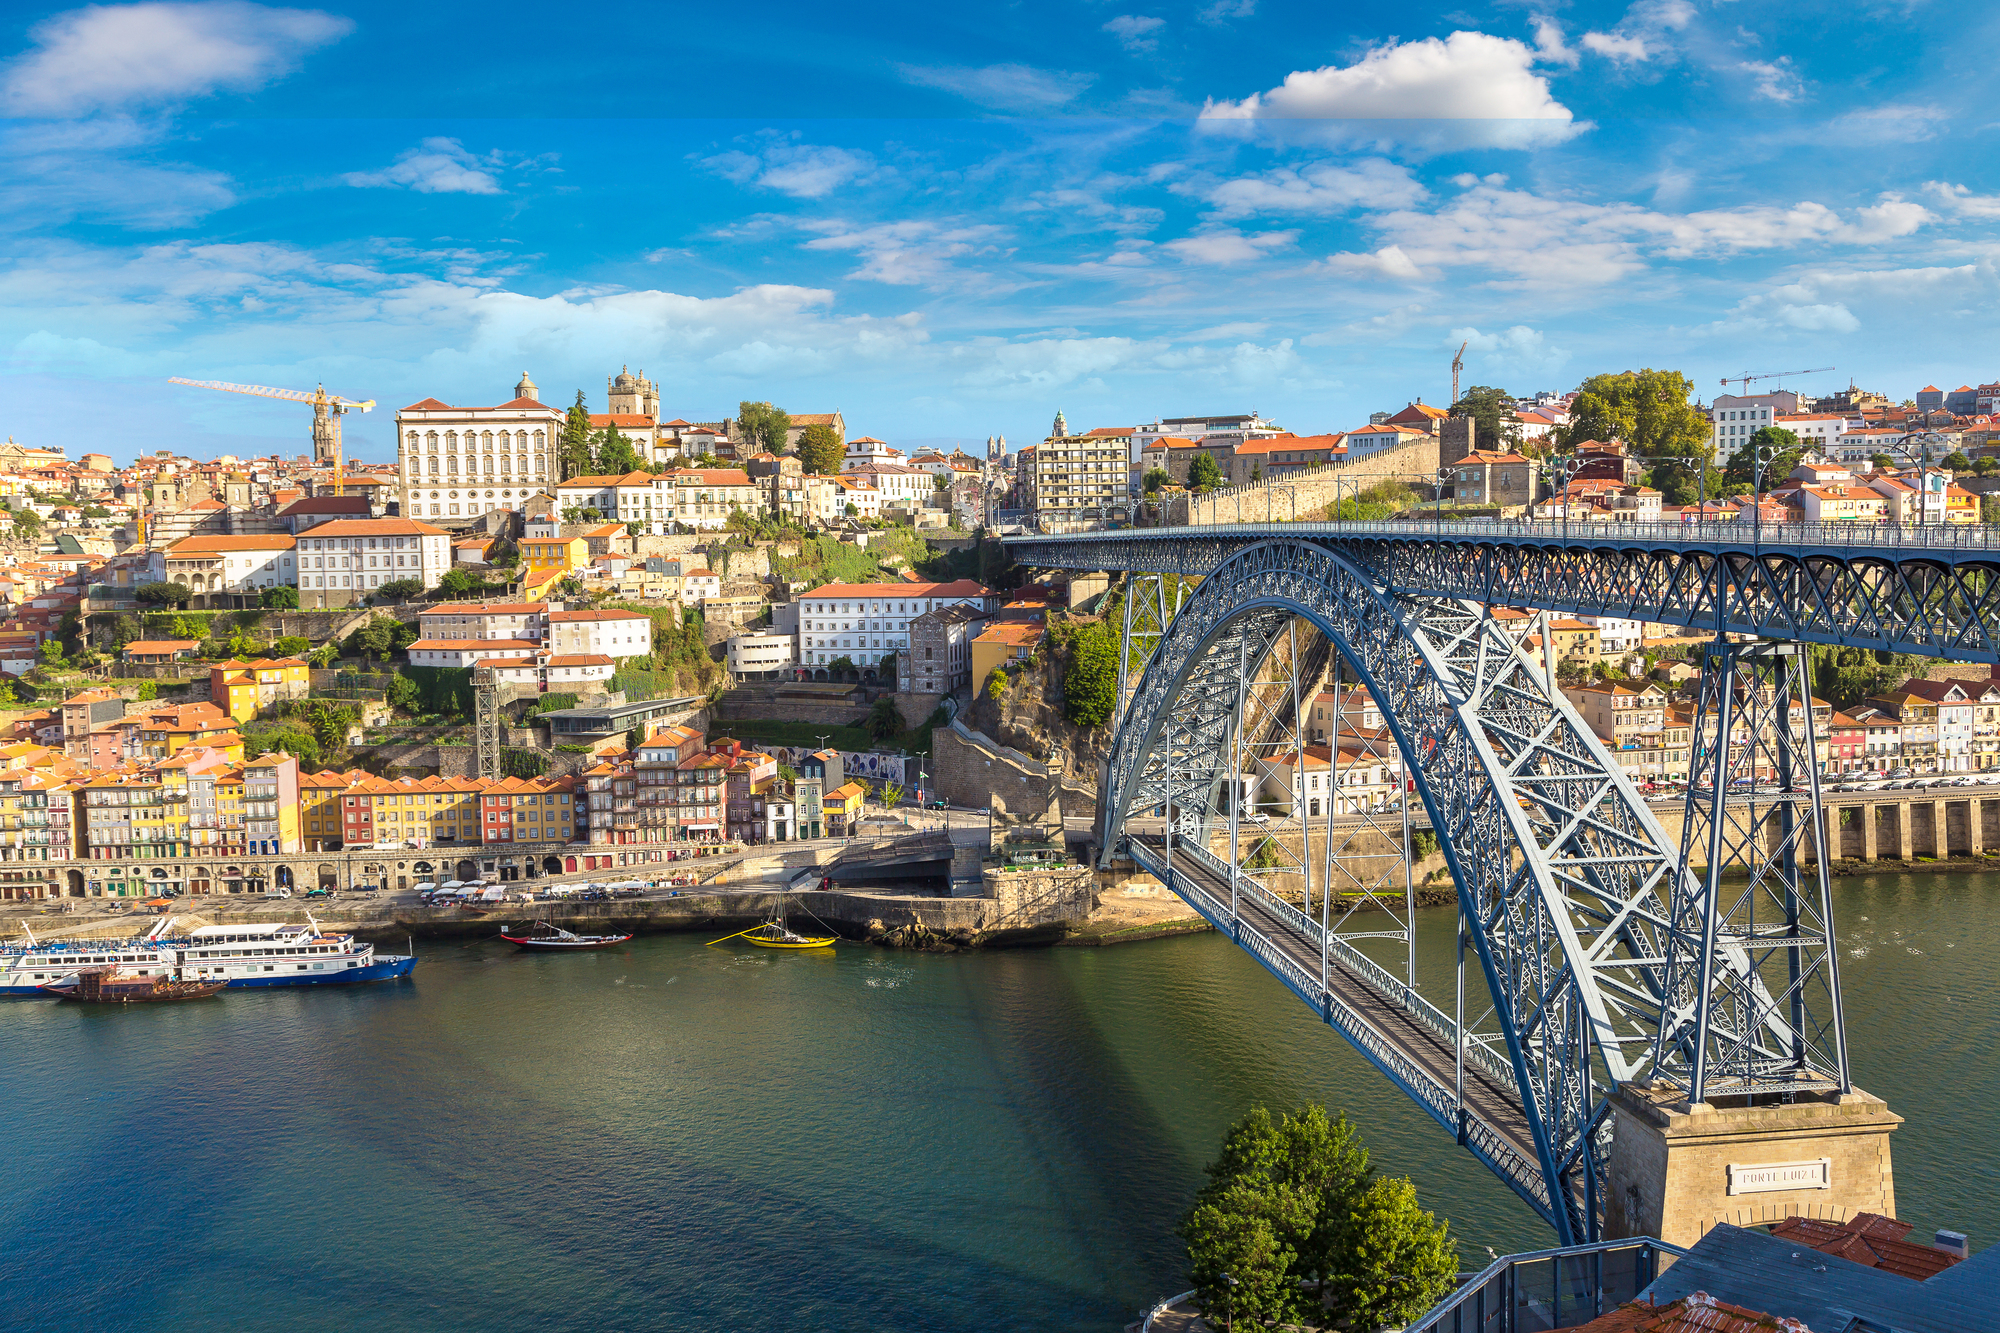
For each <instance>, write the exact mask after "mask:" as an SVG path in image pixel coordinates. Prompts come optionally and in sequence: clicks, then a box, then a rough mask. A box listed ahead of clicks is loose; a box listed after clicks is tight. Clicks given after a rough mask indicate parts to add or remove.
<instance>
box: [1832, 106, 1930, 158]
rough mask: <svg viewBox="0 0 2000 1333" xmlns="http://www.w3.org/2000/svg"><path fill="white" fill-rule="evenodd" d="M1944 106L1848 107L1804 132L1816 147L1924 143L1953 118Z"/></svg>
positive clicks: (1871, 146)
mask: <svg viewBox="0 0 2000 1333" xmlns="http://www.w3.org/2000/svg"><path fill="white" fill-rule="evenodd" d="M1951 118H1952V117H1951V113H1950V112H1949V111H1946V110H1945V109H1944V108H1943V107H1941V106H1915V105H1909V104H1891V105H1888V106H1876V107H1868V108H1865V109H1863V110H1860V111H1849V112H1848V113H1846V114H1845V115H1841V116H1835V117H1834V118H1833V119H1832V120H1830V121H1828V122H1826V124H1824V125H1815V126H1811V127H1810V128H1808V129H1807V130H1806V131H1805V132H1804V137H1805V139H1806V141H1807V142H1810V143H1812V144H1813V145H1814V146H1816V147H1821V148H1827V147H1851V148H1877V147H1881V146H1883V145H1886V144H1898V143H1921V142H1923V141H1924V140H1926V139H1932V138H1936V137H1937V135H1938V133H1939V132H1940V131H1941V130H1943V129H1944V127H1945V126H1946V125H1948V124H1949V123H1950V122H1951Z"/></svg>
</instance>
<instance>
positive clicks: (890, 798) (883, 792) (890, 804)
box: [875, 782, 903, 810]
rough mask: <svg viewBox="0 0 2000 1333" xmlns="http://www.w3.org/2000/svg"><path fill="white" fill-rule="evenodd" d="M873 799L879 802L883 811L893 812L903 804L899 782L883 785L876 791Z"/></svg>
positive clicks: (901, 786) (901, 787) (901, 785)
mask: <svg viewBox="0 0 2000 1333" xmlns="http://www.w3.org/2000/svg"><path fill="white" fill-rule="evenodd" d="M875 799H876V800H878V801H880V802H881V804H882V808H883V809H884V810H894V809H895V808H896V807H897V806H899V805H901V804H902V803H903V784H902V783H900V782H885V783H883V784H882V785H881V787H880V788H878V789H877V790H876V793H875Z"/></svg>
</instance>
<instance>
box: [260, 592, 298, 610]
mask: <svg viewBox="0 0 2000 1333" xmlns="http://www.w3.org/2000/svg"><path fill="white" fill-rule="evenodd" d="M257 604H258V605H259V606H264V607H270V608H273V609H276V610H282V611H296V610H298V609H299V590H298V589H297V588H266V589H264V591H263V594H262V595H261V596H259V597H258V599H257Z"/></svg>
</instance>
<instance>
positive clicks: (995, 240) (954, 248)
mask: <svg viewBox="0 0 2000 1333" xmlns="http://www.w3.org/2000/svg"><path fill="white" fill-rule="evenodd" d="M806 225H807V226H808V228H809V229H811V230H816V231H821V232H823V233H824V234H823V235H821V236H819V237H817V238H815V239H814V240H810V241H807V242H806V249H808V250H833V251H847V252H851V253H853V254H857V255H859V256H860V257H861V266H860V267H859V268H857V269H855V270H854V271H853V272H851V273H849V274H848V275H847V276H848V277H850V278H859V279H862V280H864V281H867V282H881V283H887V284H889V285H891V286H895V287H931V288H939V287H962V288H971V289H976V290H981V291H995V290H1000V289H1002V288H1004V287H1008V286H1009V285H1010V284H1007V283H1005V282H1003V281H1001V280H999V279H996V278H994V277H992V276H990V275H987V274H983V273H980V272H977V271H976V270H967V269H961V268H958V267H957V266H956V265H955V264H954V262H953V261H955V260H959V259H965V258H969V257H973V256H978V257H981V258H996V257H997V258H1004V257H1006V256H1007V255H1008V254H1010V253H1011V250H1010V249H1009V248H1008V246H1007V245H1006V240H1007V235H1008V233H1007V230H1006V228H1004V227H997V226H992V225H990V224H975V225H970V226H950V225H947V224H944V223H937V222H925V221H917V220H912V221H907V222H883V223H877V224H875V225H874V226H862V227H856V226H852V225H850V224H847V223H842V222H825V223H822V222H813V223H809V224H806ZM1014 285H1018V284H1014Z"/></svg>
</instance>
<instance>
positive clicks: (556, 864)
mask: <svg viewBox="0 0 2000 1333" xmlns="http://www.w3.org/2000/svg"><path fill="white" fill-rule="evenodd" d="M542 869H543V871H544V872H546V873H548V874H551V875H560V874H561V873H562V858H561V857H560V856H545V857H543V858H542Z"/></svg>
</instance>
